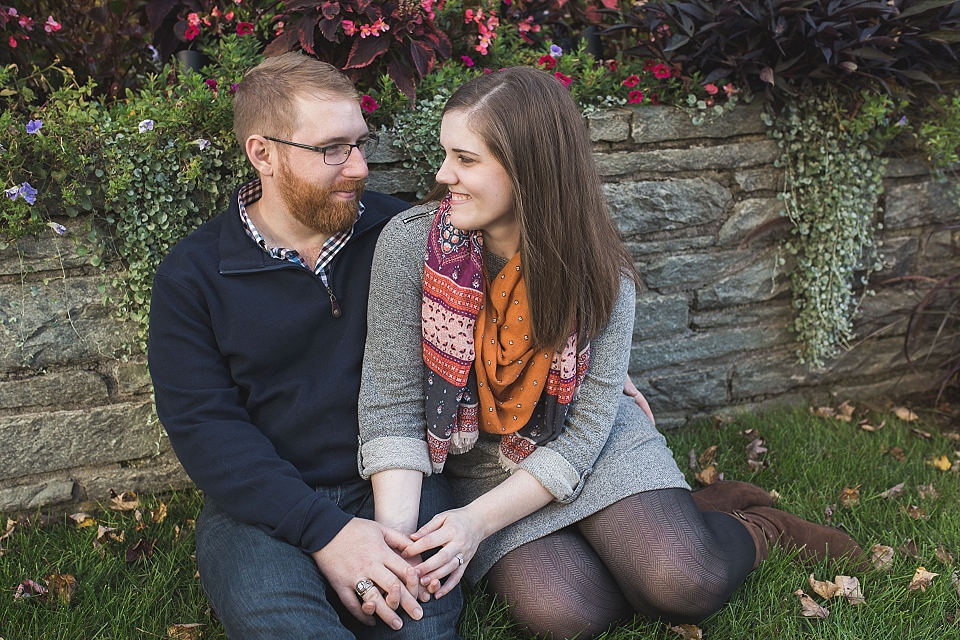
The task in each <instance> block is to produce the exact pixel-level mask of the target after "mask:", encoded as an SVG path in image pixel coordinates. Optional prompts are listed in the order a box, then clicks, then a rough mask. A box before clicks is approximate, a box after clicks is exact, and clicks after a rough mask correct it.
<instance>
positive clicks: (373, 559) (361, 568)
mask: <svg viewBox="0 0 960 640" xmlns="http://www.w3.org/2000/svg"><path fill="white" fill-rule="evenodd" d="M409 544H410V539H409V538H407V537H406V536H404V535H402V534H400V533H397V532H396V531H394V530H393V529H388V528H387V527H384V526H383V525H380V524H378V523H376V522H374V521H372V520H364V519H363V518H354V519H353V520H351V521H350V522H348V523H347V526H345V527H344V528H343V529H341V530H340V533H338V534H337V535H336V537H334V539H333V540H331V541H330V542H329V543H328V544H327V546H325V547H324V548H322V549H320V550H319V551H316V552H314V553H313V554H311V555H312V556H313V560H314V562H316V563H317V567H319V569H320V573H322V574H323V576H324V577H325V578H326V579H327V581H328V582H329V583H330V585H331V586H332V587H333V588H334V590H335V591H336V592H337V595H339V596H340V601H341V602H343V604H344V606H345V607H346V608H347V609H348V610H349V611H350V613H352V614H353V615H354V617H355V618H357V620H359V621H360V622H363V623H364V624H367V625H370V626H373V625H374V624H375V623H376V621H375V619H374V618H373V615H372V614H374V613H376V614H377V615H378V616H379V617H380V619H382V620H383V621H384V622H385V623H387V624H388V625H389V626H390V628H392V629H399V628H400V627H402V626H403V621H402V620H401V619H400V616H398V615H397V613H396V608H397V607H398V606H402V607H403V610H404V611H406V612H407V614H409V616H410V617H411V618H413V619H414V620H419V619H420V618H421V617H423V609H421V608H420V604H419V603H418V602H417V599H416V598H415V597H414V596H413V595H411V591H410V589H409V588H408V587H407V586H406V585H416V584H417V578H418V575H417V572H416V570H415V569H414V568H413V567H411V566H410V564H409V563H408V562H407V560H405V559H404V558H402V557H401V556H400V555H399V553H398V552H399V551H401V550H403V549H405V548H406V547H407V546H408V545H409ZM364 578H367V579H370V580H372V581H373V583H374V584H375V585H376V586H377V588H374V589H371V590H370V591H369V592H367V594H365V596H364V598H363V603H362V606H361V601H360V598H359V597H358V596H357V593H356V591H355V589H356V586H357V583H358V582H359V581H361V580H363V579H364ZM381 590H382V591H383V592H384V593H385V594H386V595H385V597H384V596H383V595H382V594H381V593H380V592H381ZM415 591H416V587H415V586H414V592H415Z"/></svg>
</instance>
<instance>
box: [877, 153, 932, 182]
mask: <svg viewBox="0 0 960 640" xmlns="http://www.w3.org/2000/svg"><path fill="white" fill-rule="evenodd" d="M929 173H930V169H928V168H927V166H926V165H924V164H923V162H921V161H920V160H919V159H918V158H890V159H889V160H888V161H887V166H886V171H885V172H884V177H885V178H912V177H914V176H925V175H927V174H929Z"/></svg>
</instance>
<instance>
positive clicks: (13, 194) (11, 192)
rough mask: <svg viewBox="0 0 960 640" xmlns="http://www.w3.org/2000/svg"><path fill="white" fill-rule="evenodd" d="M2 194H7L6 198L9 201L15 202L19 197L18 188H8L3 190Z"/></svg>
mask: <svg viewBox="0 0 960 640" xmlns="http://www.w3.org/2000/svg"><path fill="white" fill-rule="evenodd" d="M4 193H5V194H7V197H8V198H10V199H11V200H16V199H17V196H18V195H20V187H10V188H9V189H7V190H5V191H4Z"/></svg>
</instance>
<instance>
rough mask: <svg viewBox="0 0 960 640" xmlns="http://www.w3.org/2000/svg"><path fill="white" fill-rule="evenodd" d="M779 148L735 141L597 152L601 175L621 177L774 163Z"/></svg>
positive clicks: (770, 142) (769, 143)
mask: <svg viewBox="0 0 960 640" xmlns="http://www.w3.org/2000/svg"><path fill="white" fill-rule="evenodd" d="M778 157H780V150H779V149H778V148H777V145H776V143H775V142H774V141H773V140H757V141H752V142H736V143H732V144H723V145H718V146H713V147H691V148H689V149H657V150H653V151H626V152H615V153H603V154H594V160H595V161H596V163H597V171H598V172H599V173H600V175H601V176H622V175H627V174H631V173H634V172H638V171H645V172H658V173H664V172H675V171H704V170H707V169H714V170H717V171H724V170H729V169H740V168H743V167H756V166H761V165H766V164H773V161H774V160H776V159H777V158H778Z"/></svg>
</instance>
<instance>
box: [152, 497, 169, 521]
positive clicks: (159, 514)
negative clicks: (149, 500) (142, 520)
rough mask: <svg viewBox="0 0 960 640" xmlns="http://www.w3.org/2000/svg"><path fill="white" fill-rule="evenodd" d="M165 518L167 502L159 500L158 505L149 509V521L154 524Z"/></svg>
mask: <svg viewBox="0 0 960 640" xmlns="http://www.w3.org/2000/svg"><path fill="white" fill-rule="evenodd" d="M166 518H167V503H166V502H161V503H160V506H159V507H157V508H155V509H150V522H152V523H154V524H159V523H161V522H163V521H164V520H166Z"/></svg>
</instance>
